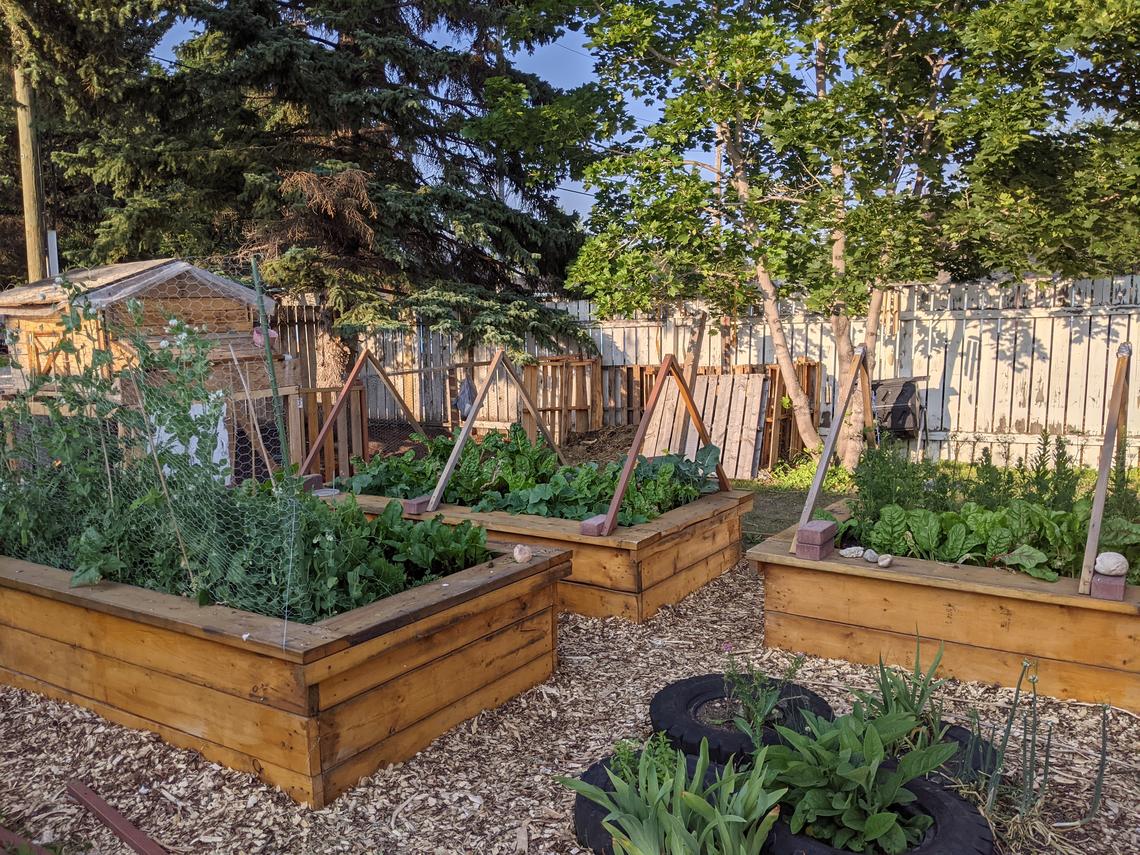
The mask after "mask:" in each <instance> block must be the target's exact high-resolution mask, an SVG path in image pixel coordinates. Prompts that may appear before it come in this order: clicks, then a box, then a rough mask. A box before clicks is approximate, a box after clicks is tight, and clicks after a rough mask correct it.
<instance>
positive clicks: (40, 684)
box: [0, 665, 320, 804]
mask: <svg viewBox="0 0 1140 855" xmlns="http://www.w3.org/2000/svg"><path fill="white" fill-rule="evenodd" d="M0 682H2V683H4V684H6V685H9V686H15V687H16V688H17V689H23V690H24V691H28V692H35V693H36V694H38V695H43V696H44V697H48V698H52V699H53V700H57V701H64V702H66V703H70V704H75V705H76V706H81V707H85V708H87V709H89V710H91V711H92V712H95V713H97V714H98V715H100V716H102V717H103V718H105V719H107V721H110V722H113V723H115V724H117V725H120V726H122V727H129V728H132V729H134V730H147V731H150V732H151V733H154V734H157V735H158V736H159V737H161V739H162V740H163V741H164V742H167V743H169V744H171V745H173V746H175V747H177V748H186V749H188V750H190V751H197V752H198V753H199V754H201V755H202V756H203V757H205V758H206V759H207V760H211V761H213V762H215V763H220V764H222V765H223V766H226V767H228V768H230V769H236V770H237V771H239V772H246V773H249V774H252V775H257V776H259V777H260V778H261V779H262V780H264V781H267V782H269V783H270V784H272V785H274V786H276V787H280V788H281V789H282V790H284V791H285V792H286V793H288V794H289V796H290V797H291V798H293V799H296V800H297V801H300V802H306V803H309V804H313V803H315V802H316V799H317V796H318V795H319V793H318V792H317V791H316V790H315V786H318V785H319V782H320V779H319V778H316V777H314V776H310V775H308V774H305V773H302V772H295V771H293V770H291V769H286V768H285V767H284V766H278V765H276V764H274V763H270V762H269V761H268V760H265V759H263V758H259V757H254V756H253V755H250V754H246V753H244V752H242V751H236V750H234V749H233V748H228V747H226V746H225V745H219V744H218V743H216V742H210V741H209V740H206V739H202V738H201V737H198V736H194V735H192V734H189V733H186V732H185V731H182V730H178V729H177V728H174V727H169V726H167V725H166V724H164V723H162V722H158V721H154V720H153V719H149V718H146V717H144V716H140V715H135V714H134V713H130V712H127V711H125V710H121V709H119V708H118V707H114V706H111V705H110V704H106V703H103V702H101V701H97V700H94V699H93V698H89V697H86V696H84V695H81V694H79V693H77V692H72V691H69V690H67V689H64V688H61V687H59V686H55V685H52V684H51V683H47V682H44V681H43V680H39V679H36V678H35V677H31V676H28V675H27V674H20V673H17V672H16V671H12V670H10V669H8V668H6V667H3V666H2V665H0Z"/></svg>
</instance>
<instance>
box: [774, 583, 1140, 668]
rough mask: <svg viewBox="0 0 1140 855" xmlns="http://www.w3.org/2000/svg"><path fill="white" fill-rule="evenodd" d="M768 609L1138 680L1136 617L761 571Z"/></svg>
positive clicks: (916, 587) (930, 589)
mask: <svg viewBox="0 0 1140 855" xmlns="http://www.w3.org/2000/svg"><path fill="white" fill-rule="evenodd" d="M764 579H765V582H766V593H765V600H764V602H765V606H766V607H767V609H768V610H769V611H772V612H781V613H784V614H791V615H799V616H801V617H808V618H813V619H817V620H826V621H830V622H833V623H842V624H852V625H861V626H866V627H870V628H872V629H880V630H889V631H896V632H897V631H904V632H905V631H906V630H907V629H909V628H911V627H915V628H917V629H918V631H920V632H922V634H924V635H930V636H932V637H934V638H939V639H945V640H947V641H956V642H961V643H964V644H971V645H975V646H982V647H988V648H995V649H1000V650H1005V651H1011V652H1014V653H1018V654H1020V655H1024V656H1027V657H1037V656H1040V657H1044V658H1047V659H1058V660H1068V661H1072V662H1075V663H1081V664H1085V665H1096V666H1100V667H1104V668H1113V669H1116V670H1121V671H1131V672H1133V673H1135V674H1137V680H1138V681H1140V636H1138V632H1140V619H1133V620H1129V619H1128V618H1127V617H1122V618H1113V617H1111V615H1112V613H1111V612H1109V613H1105V612H1103V611H1100V610H1098V609H1087V608H1082V607H1080V606H1072V605H1059V604H1056V603H1051V602H1041V601H1034V600H1029V599H1024V598H1020V597H1019V598H1012V597H1001V596H997V595H995V594H992V593H989V594H987V593H978V592H975V591H970V590H968V589H963V590H951V589H948V588H933V587H929V586H926V585H915V584H910V583H907V582H904V581H896V580H893V579H891V578H889V577H887V578H871V577H865V576H850V575H848V576H840V577H837V576H835V575H833V574H830V573H824V572H812V571H809V570H804V569H803V568H799V567H786V566H783V565H780V564H774V563H773V564H766V565H764Z"/></svg>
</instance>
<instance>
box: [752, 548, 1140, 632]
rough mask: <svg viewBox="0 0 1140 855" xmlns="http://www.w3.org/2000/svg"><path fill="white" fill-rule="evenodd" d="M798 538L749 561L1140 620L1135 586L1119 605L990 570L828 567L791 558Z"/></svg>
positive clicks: (1062, 585) (841, 563) (1070, 587)
mask: <svg viewBox="0 0 1140 855" xmlns="http://www.w3.org/2000/svg"><path fill="white" fill-rule="evenodd" d="M794 532H795V526H792V527H791V528H789V529H787V530H785V531H782V532H780V533H779V534H778V535H775V536H774V537H771V538H769V539H768V540H765V541H764V542H763V543H758V544H756V545H755V546H753V547H752V548H751V549H749V550H748V554H747V557H748V559H749V560H751V561H757V562H767V561H770V562H773V563H777V564H782V565H785V566H788V567H803V568H805V569H807V570H821V569H822V570H826V571H827V572H829V573H836V574H839V575H849V576H865V577H867V578H872V579H874V578H884V577H889V578H892V579H896V580H900V581H909V582H911V583H913V584H920V585H930V586H931V587H935V588H950V589H952V590H956V591H959V590H969V591H976V592H978V593H984V594H995V595H997V596H1002V597H1011V598H1015V599H1029V600H1034V601H1041V602H1052V603H1056V604H1057V605H1069V606H1077V607H1080V608H1086V609H1096V610H1099V611H1108V612H1117V613H1120V614H1140V586H1137V585H1130V586H1129V587H1128V590H1127V591H1126V593H1125V596H1124V600H1123V602H1120V601H1115V600H1100V599H1096V598H1094V597H1088V596H1084V595H1082V594H1078V593H1077V580H1076V579H1070V578H1062V579H1058V580H1057V581H1056V582H1044V581H1042V580H1040V579H1034V578H1032V577H1031V576H1027V575H1026V574H1024V573H1016V572H1014V571H1006V570H997V569H994V568H992V567H974V566H970V565H966V564H945V563H942V562H937V561H923V560H921V559H918V558H900V557H895V559H894V563H893V564H892V565H891V567H890V569H888V570H883V569H881V568H879V567H877V566H875V565H873V564H868V563H867V562H866V561H863V560H861V559H858V558H840V557H839V556H838V554H836V555H835V556H834V557H832V558H829V559H827V560H825V561H811V560H809V559H806V558H798V557H797V556H796V555H795V554H794V553H789V552H788V543H790V542H791V538H792V535H793V534H794Z"/></svg>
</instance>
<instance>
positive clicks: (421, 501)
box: [400, 496, 431, 514]
mask: <svg viewBox="0 0 1140 855" xmlns="http://www.w3.org/2000/svg"><path fill="white" fill-rule="evenodd" d="M400 501H401V502H402V503H403V505H404V513H405V514H426V513H427V512H428V504H430V502H431V496H416V497H415V498H414V499H400Z"/></svg>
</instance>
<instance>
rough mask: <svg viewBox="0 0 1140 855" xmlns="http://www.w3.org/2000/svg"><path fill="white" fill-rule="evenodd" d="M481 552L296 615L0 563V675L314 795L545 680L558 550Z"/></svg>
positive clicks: (321, 796)
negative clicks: (443, 569) (324, 613)
mask: <svg viewBox="0 0 1140 855" xmlns="http://www.w3.org/2000/svg"><path fill="white" fill-rule="evenodd" d="M490 547H491V549H492V553H493V554H494V555H495V557H493V558H492V559H491V560H490V561H487V562H485V563H483V564H478V565H476V566H474V567H470V568H468V569H466V570H462V571H460V572H458V573H453V574H451V575H449V576H446V577H444V578H443V579H442V580H440V581H435V582H430V583H427V584H424V585H421V586H419V587H416V588H410V589H408V590H406V591H403V592H402V593H399V594H395V595H393V596H391V597H387V598H386V599H383V600H379V601H377V602H374V603H372V604H370V605H366V606H363V607H361V608H357V609H354V610H352V611H349V612H345V613H343V614H340V615H337V616H335V617H332V618H329V619H327V620H323V621H321V622H319V623H315V624H311V625H305V624H298V623H290V624H288V625H287V626H286V625H285V623H284V622H283V621H282V620H280V619H279V618H272V617H265V616H263V615H258V614H252V613H250V612H243V611H237V610H235V609H230V608H225V607H222V606H216V605H215V606H204V607H200V606H198V605H196V604H195V603H194V602H192V601H191V600H189V599H187V598H185V597H179V596H174V595H171V594H165V593H159V592H155V591H149V590H146V589H143V588H137V587H134V586H131V585H120V584H112V583H101V584H99V585H96V586H92V587H82V588H73V587H71V578H72V574H71V573H68V572H65V571H63V570H57V569H54V568H52V567H46V566H43V565H40V564H32V563H29V562H26V561H18V560H16V559H12V558H5V557H0V681H3V682H5V683H7V684H9V685H13V686H17V687H19V688H22V689H28V690H30V691H34V692H39V693H40V694H44V695H47V696H49V697H53V698H57V699H59V700H64V701H70V702H71V703H76V704H79V705H81V706H85V707H87V708H89V709H92V710H94V711H95V712H97V713H99V714H100V715H102V716H104V717H105V718H108V719H110V720H111V721H114V722H116V723H118V724H122V725H126V726H127V727H134V728H139V729H143V730H150V731H153V732H155V733H157V734H159V735H160V736H161V737H162V738H163V739H164V740H166V741H167V742H170V743H172V744H174V745H177V746H180V747H183V748H191V749H194V750H196V751H200V752H201V753H202V754H203V755H204V756H206V757H208V758H209V759H211V760H214V761H216V762H218V763H222V764H224V765H226V766H229V767H231V768H234V769H238V770H241V771H246V772H253V773H255V774H257V775H259V776H260V777H261V778H263V779H264V780H266V781H268V782H269V783H271V784H275V785H277V786H278V787H280V788H281V789H283V790H285V791H286V792H287V793H289V795H291V796H292V797H293V798H295V799H297V800H299V801H303V802H307V803H309V804H311V805H313V806H315V807H320V806H322V805H324V804H326V803H328V802H329V801H331V800H332V799H334V798H335V797H336V796H337V795H339V794H340V793H342V792H344V791H345V790H347V789H349V788H350V787H352V786H353V785H354V784H355V783H356V782H357V781H358V780H359V779H360V778H361V777H363V776H365V775H368V774H371V773H372V772H374V771H375V770H376V769H378V768H380V767H382V766H385V765H387V764H389V763H393V762H397V761H400V760H405V759H407V758H408V757H410V756H412V755H413V754H415V753H416V752H417V751H418V750H419V749H421V748H423V747H424V746H425V745H427V744H428V743H430V742H431V741H432V740H433V739H435V738H436V737H437V736H439V735H440V734H441V733H443V732H445V731H447V730H449V729H450V728H452V727H454V726H455V725H457V724H459V723H460V722H461V721H464V720H465V719H467V718H470V717H471V716H473V715H475V714H476V713H478V712H479V711H480V710H484V709H489V708H491V707H495V706H498V705H499V704H502V703H503V702H505V701H506V700H508V699H509V698H511V697H513V696H515V695H517V694H519V693H520V692H522V691H525V690H526V689H528V688H530V687H531V686H534V685H536V684H537V683H540V682H542V681H543V680H545V679H546V678H547V677H548V676H549V675H550V674H551V672H552V671H553V669H554V665H555V657H556V646H555V640H556V625H555V622H556V621H555V619H556V609H555V597H556V587H555V586H556V584H557V582H558V581H559V580H560V579H561V578H562V577H563V576H565V575H566V573H567V572H569V558H570V556H569V553H567V552H565V551H560V550H555V549H541V548H539V549H535V550H533V555H532V557H531V558H530V560H528V561H525V562H523V563H519V562H517V561H516V560H515V558H514V557H512V555H511V554H510V553H511V550H512V546H511V545H510V544H490Z"/></svg>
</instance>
